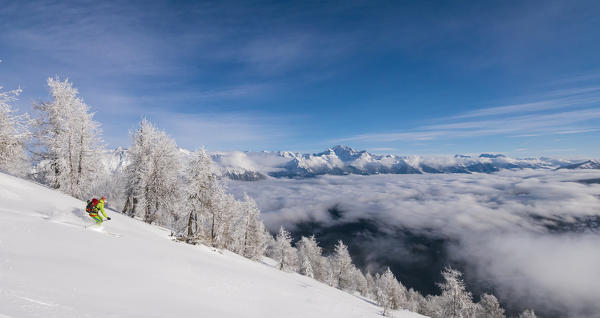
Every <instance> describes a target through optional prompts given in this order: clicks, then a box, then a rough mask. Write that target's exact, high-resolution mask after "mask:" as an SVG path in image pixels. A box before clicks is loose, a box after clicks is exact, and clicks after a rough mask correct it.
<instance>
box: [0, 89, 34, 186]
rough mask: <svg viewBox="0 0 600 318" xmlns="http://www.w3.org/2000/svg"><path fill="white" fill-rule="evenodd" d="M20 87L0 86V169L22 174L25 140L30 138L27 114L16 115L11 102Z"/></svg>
mask: <svg viewBox="0 0 600 318" xmlns="http://www.w3.org/2000/svg"><path fill="white" fill-rule="evenodd" d="M20 93H21V89H16V90H12V91H2V86H0V171H1V172H7V173H10V174H13V175H18V176H23V175H25V174H26V172H27V171H26V170H27V161H28V159H27V154H26V146H27V142H28V141H29V139H30V138H31V132H30V124H31V121H30V119H29V115H27V114H24V115H17V114H16V111H15V110H14V109H13V108H12V106H11V103H12V102H14V101H16V99H17V96H19V94H20Z"/></svg>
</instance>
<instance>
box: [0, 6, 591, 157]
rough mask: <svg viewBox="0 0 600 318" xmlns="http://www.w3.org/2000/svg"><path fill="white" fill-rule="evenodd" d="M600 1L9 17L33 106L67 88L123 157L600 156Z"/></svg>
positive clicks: (10, 57)
mask: <svg viewBox="0 0 600 318" xmlns="http://www.w3.org/2000/svg"><path fill="white" fill-rule="evenodd" d="M598 16H600V3H598V2H597V1H585V0H582V1H471V2H467V1H413V2H410V1H337V2H322V1H319V2H312V1H290V2H287V1H273V2H263V1H244V2H241V1H240V2H231V1H214V2H200V1H190V2H186V1H155V2H151V1H128V2H127V3H126V4H125V3H124V2H121V1H119V2H117V1H115V2H111V1H77V2H69V1H63V2H60V1H51V2H42V1H8V2H6V1H0V58H1V59H2V63H0V85H2V86H4V87H5V88H6V89H11V88H16V87H18V86H20V87H21V88H22V89H23V93H22V95H21V97H20V101H19V104H18V106H19V108H20V109H21V110H22V111H29V110H30V109H31V104H32V102H36V101H41V100H47V99H48V90H47V88H46V87H45V81H46V79H47V78H48V77H50V76H55V75H58V76H60V77H62V78H64V77H68V78H69V79H70V80H71V81H73V83H74V85H75V86H76V87H77V88H78V89H79V91H80V93H81V95H82V96H83V98H84V100H85V101H86V102H87V103H88V104H89V105H90V106H91V107H92V108H93V110H94V111H95V112H96V119H97V120H98V121H100V122H101V123H102V125H103V130H104V139H105V143H106V144H107V146H109V147H114V146H127V145H128V144H129V137H128V133H129V131H130V130H132V129H133V128H135V126H136V123H137V122H138V121H139V120H140V118H142V117H143V116H146V117H148V118H149V119H150V120H151V121H153V122H154V123H156V124H157V125H158V126H159V127H161V128H163V129H165V130H166V131H167V132H168V133H169V134H170V135H171V136H173V137H174V138H175V139H176V141H177V142H178V144H179V145H180V146H182V147H186V148H191V149H194V148H199V147H201V146H203V145H204V146H206V147H207V148H208V149H209V150H233V149H235V150H294V151H302V152H316V151H321V150H323V149H325V148H327V147H329V146H332V145H335V144H347V145H349V146H352V147H355V148H359V149H367V150H370V151H373V152H376V153H396V154H424V155H427V154H455V153H480V152H501V153H506V154H509V155H514V156H519V157H526V156H540V155H547V156H559V157H600V147H599V146H600V142H599V141H598V140H600V138H599V137H600V19H598Z"/></svg>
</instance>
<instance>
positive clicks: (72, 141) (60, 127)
mask: <svg viewBox="0 0 600 318" xmlns="http://www.w3.org/2000/svg"><path fill="white" fill-rule="evenodd" d="M48 86H49V87H50V89H51V93H52V97H53V100H52V101H51V102H45V103H41V104H38V105H35V109H36V110H37V112H38V114H39V116H38V120H37V134H36V137H37V138H36V139H37V141H38V146H39V150H38V151H37V152H36V154H37V155H38V159H39V160H40V164H39V165H38V169H37V170H38V172H39V173H41V176H39V177H40V178H41V179H42V180H43V181H45V182H46V183H48V184H49V185H50V186H51V187H53V188H55V189H59V190H61V191H63V192H65V193H68V194H71V195H73V196H75V197H77V198H80V199H83V198H85V197H86V196H88V195H89V194H90V192H91V188H92V186H93V183H94V181H95V180H96V177H97V175H98V173H99V172H100V169H101V164H100V162H99V161H98V160H97V158H96V156H97V155H98V153H99V152H100V151H101V146H100V144H101V142H102V140H101V137H100V133H101V132H100V124H99V123H98V122H96V121H95V120H94V119H93V116H94V114H93V113H91V112H90V107H89V106H88V105H87V104H85V103H84V102H83V100H82V99H81V97H79V92H78V91H77V89H76V88H74V87H73V85H72V84H71V83H70V82H69V81H68V79H66V80H64V81H60V80H59V79H58V78H55V79H52V78H49V79H48Z"/></svg>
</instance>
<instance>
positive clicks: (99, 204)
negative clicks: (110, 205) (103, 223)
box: [96, 199, 108, 219]
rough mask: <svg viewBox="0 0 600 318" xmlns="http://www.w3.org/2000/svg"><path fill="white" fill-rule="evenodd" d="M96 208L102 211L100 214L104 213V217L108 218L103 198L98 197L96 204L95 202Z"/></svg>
mask: <svg viewBox="0 0 600 318" xmlns="http://www.w3.org/2000/svg"><path fill="white" fill-rule="evenodd" d="M96 208H98V211H100V212H102V215H104V218H105V219H107V218H108V216H107V215H106V212H104V199H100V201H99V202H98V204H96Z"/></svg>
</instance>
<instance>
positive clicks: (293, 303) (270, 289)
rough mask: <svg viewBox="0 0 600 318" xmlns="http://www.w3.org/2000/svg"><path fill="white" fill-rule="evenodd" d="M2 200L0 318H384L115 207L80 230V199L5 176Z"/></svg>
mask: <svg viewBox="0 0 600 318" xmlns="http://www.w3.org/2000/svg"><path fill="white" fill-rule="evenodd" d="M0 201H1V202H2V204H0V317H2V318H5V317H11V318H12V317H286V318H289V317H381V316H380V315H379V313H380V312H381V309H380V308H378V307H377V306H375V305H373V304H371V303H370V302H369V301H366V300H364V299H361V298H359V297H357V296H353V295H350V294H347V293H344V292H341V291H339V290H336V289H333V288H331V287H328V286H326V285H324V284H321V283H319V282H317V281H315V280H312V279H309V278H307V277H304V276H301V275H298V274H296V273H285V272H281V271H279V270H277V269H275V268H273V267H271V266H270V265H267V263H268V261H267V262H266V263H259V262H254V261H250V260H247V259H245V258H243V257H240V256H238V255H235V254H232V253H229V252H219V251H214V250H212V249H210V248H207V247H204V246H192V245H187V244H184V243H178V242H174V241H172V240H171V239H170V238H169V231H168V230H165V229H161V228H158V227H155V226H151V225H148V224H145V223H143V222H140V221H137V220H133V219H130V218H128V217H125V216H123V215H120V214H117V213H115V212H112V211H109V212H108V213H109V214H110V215H111V217H112V221H109V222H108V223H106V224H105V225H104V228H103V230H101V231H99V230H97V229H95V225H94V226H92V227H88V228H87V229H86V228H84V225H90V224H91V221H90V220H89V218H88V217H87V216H86V215H84V214H83V212H82V207H83V205H84V203H83V202H81V201H78V200H76V199H73V198H71V197H69V196H66V195H63V194H61V193H59V192H56V191H53V190H50V189H47V188H45V187H43V186H40V185H36V184H33V183H30V182H27V181H24V180H21V179H17V178H14V177H10V176H7V175H4V174H0ZM110 233H118V234H119V235H120V237H117V236H114V235H111V234H110ZM395 316H396V317H422V316H420V315H418V314H414V313H411V312H406V311H403V312H396V313H395Z"/></svg>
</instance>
